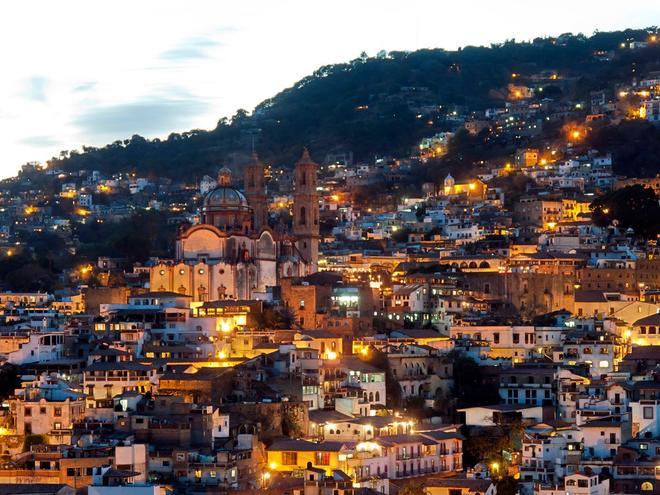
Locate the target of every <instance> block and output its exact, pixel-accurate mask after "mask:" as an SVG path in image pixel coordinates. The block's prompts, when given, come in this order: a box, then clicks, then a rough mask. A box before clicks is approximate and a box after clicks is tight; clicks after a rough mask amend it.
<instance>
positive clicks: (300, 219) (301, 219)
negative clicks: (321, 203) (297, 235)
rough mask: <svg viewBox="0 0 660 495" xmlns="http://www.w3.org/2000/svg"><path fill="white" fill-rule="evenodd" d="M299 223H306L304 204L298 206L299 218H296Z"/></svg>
mask: <svg viewBox="0 0 660 495" xmlns="http://www.w3.org/2000/svg"><path fill="white" fill-rule="evenodd" d="M298 223H299V224H300V225H307V211H306V210H305V207H304V206H301V207H300V218H299V220H298Z"/></svg>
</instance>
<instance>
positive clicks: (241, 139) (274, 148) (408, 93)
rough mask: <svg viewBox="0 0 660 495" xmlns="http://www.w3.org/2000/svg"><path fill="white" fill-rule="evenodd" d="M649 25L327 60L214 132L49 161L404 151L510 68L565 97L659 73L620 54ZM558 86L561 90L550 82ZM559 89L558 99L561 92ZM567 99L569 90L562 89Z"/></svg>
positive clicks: (189, 170) (650, 52) (73, 164)
mask: <svg viewBox="0 0 660 495" xmlns="http://www.w3.org/2000/svg"><path fill="white" fill-rule="evenodd" d="M646 37H647V31H646V30H634V31H633V30H627V31H622V32H614V33H596V34H594V35H593V36H591V37H589V38H586V37H584V36H581V35H578V36H566V35H562V37H560V38H559V39H551V38H548V39H540V38H539V39H536V40H534V41H533V42H531V43H516V42H515V41H510V42H507V43H504V44H501V45H493V46H491V47H488V48H486V47H465V48H463V49H461V50H458V51H453V52H449V51H444V50H440V49H436V50H420V51H416V52H412V53H403V52H392V53H389V54H386V55H381V56H379V57H372V58H367V57H366V56H365V57H361V58H359V59H356V60H353V61H351V62H349V63H346V64H337V65H330V66H324V67H321V68H320V69H318V70H317V71H316V72H315V73H314V74H312V75H310V76H308V77H306V78H304V79H302V80H301V81H299V82H298V83H296V84H295V85H294V86H293V87H291V88H289V89H286V90H284V91H282V92H281V93H279V94H278V95H276V96H274V97H273V98H271V99H269V100H266V101H264V102H262V103H261V104H259V105H258V106H257V107H256V108H255V110H254V112H253V113H252V114H248V113H247V112H246V111H244V110H239V111H238V112H237V113H236V115H234V116H233V117H232V118H231V119H221V120H220V121H219V122H218V125H217V127H216V128H215V129H213V130H210V131H204V130H192V131H189V132H185V133H182V134H178V133H173V134H171V135H170V136H169V137H168V138H167V139H165V140H158V139H155V140H147V139H144V138H142V137H140V136H133V137H132V138H131V139H127V140H123V141H116V142H114V143H112V144H109V145H107V146H105V147H103V148H91V147H85V148H84V151H83V152H82V153H79V152H70V153H69V152H64V153H63V155H62V157H60V158H54V159H53V160H51V162H50V163H51V165H52V166H55V167H62V168H65V169H96V170H101V171H104V172H118V171H128V170H135V169H137V170H139V172H140V173H142V174H154V175H165V176H171V177H174V178H182V177H188V178H190V177H191V176H200V175H201V174H204V173H208V172H211V171H213V170H215V169H217V167H218V166H219V164H229V165H231V164H233V163H240V162H241V161H242V159H243V157H244V156H245V153H246V152H247V151H249V149H250V147H251V143H252V140H253V139H255V140H256V143H257V144H256V145H257V149H258V151H259V153H260V154H261V156H262V157H263V158H264V159H265V160H267V161H268V162H270V163H273V164H276V165H279V164H287V163H292V162H293V161H294V160H295V159H296V158H297V156H298V155H299V153H300V148H301V146H302V145H307V146H309V147H310V148H311V149H312V151H313V153H314V155H315V156H316V157H317V159H322V158H323V157H324V156H325V155H326V153H329V152H332V151H337V150H348V151H352V152H353V153H354V154H355V158H356V159H369V158H371V157H373V155H375V154H377V153H381V154H392V155H399V156H401V155H405V154H406V153H408V152H409V151H410V150H411V148H412V147H413V146H414V145H415V144H416V143H417V142H418V140H419V139H420V138H422V137H424V136H430V135H432V134H433V133H435V132H439V131H443V130H447V129H448V128H449V124H448V122H447V121H446V120H445V119H444V118H443V117H444V115H443V114H444V113H446V112H452V111H453V110H458V111H461V110H475V109H476V110H479V109H484V108H487V107H489V106H494V105H500V106H501V105H502V103H503V101H502V95H503V93H504V92H505V90H506V85H507V83H509V82H511V74H512V73H518V74H522V75H523V76H525V75H531V74H538V73H541V72H543V71H550V70H551V71H559V72H561V74H562V75H565V76H568V77H571V78H575V79H574V80H575V84H574V85H573V89H572V90H571V91H572V94H571V95H570V96H571V98H582V99H587V98H588V96H589V92H590V91H592V90H600V89H604V88H612V87H613V86H614V84H615V83H617V82H624V81H626V82H628V81H630V78H631V76H632V75H633V73H632V69H633V68H634V69H635V71H636V73H637V74H643V73H645V72H648V71H650V70H657V69H660V48H658V47H657V46H654V47H652V48H647V49H644V50H621V49H618V48H619V44H620V43H621V42H622V41H623V40H626V39H638V40H643V39H646ZM597 50H615V51H616V56H615V57H614V59H613V60H611V61H599V60H597V59H596V58H595V57H594V55H593V54H594V52H595V51H597ZM553 89H555V90H559V88H553ZM561 93H562V91H561V90H559V93H557V91H555V94H558V96H557V97H559V98H560V97H562V94H561ZM564 96H566V95H564ZM411 101H413V102H416V104H418V105H420V106H423V105H433V106H436V107H437V106H441V108H440V109H439V111H438V113H437V114H436V115H434V116H433V118H432V124H429V123H428V119H427V118H426V117H425V118H418V117H417V111H416V110H415V108H414V106H413V107H412V108H411V106H410V102H411Z"/></svg>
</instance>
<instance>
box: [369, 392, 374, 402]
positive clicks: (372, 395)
mask: <svg viewBox="0 0 660 495" xmlns="http://www.w3.org/2000/svg"><path fill="white" fill-rule="evenodd" d="M373 401H374V393H373V392H369V402H373Z"/></svg>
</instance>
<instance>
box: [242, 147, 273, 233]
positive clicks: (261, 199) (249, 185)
mask: <svg viewBox="0 0 660 495" xmlns="http://www.w3.org/2000/svg"><path fill="white" fill-rule="evenodd" d="M244 187H245V196H246V198H247V200H248V204H249V205H250V207H251V208H252V228H253V230H255V231H257V232H258V231H260V230H261V229H262V228H264V227H268V203H267V199H266V184H265V173H264V164H263V163H261V160H259V157H258V156H257V154H256V153H255V152H252V158H251V160H250V163H248V164H247V166H246V167H245V184H244Z"/></svg>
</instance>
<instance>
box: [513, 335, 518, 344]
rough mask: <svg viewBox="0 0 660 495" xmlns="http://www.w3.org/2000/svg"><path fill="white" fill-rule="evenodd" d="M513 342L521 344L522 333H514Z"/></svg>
mask: <svg viewBox="0 0 660 495" xmlns="http://www.w3.org/2000/svg"><path fill="white" fill-rule="evenodd" d="M513 343H514V344H520V334H519V333H514V334H513Z"/></svg>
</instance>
